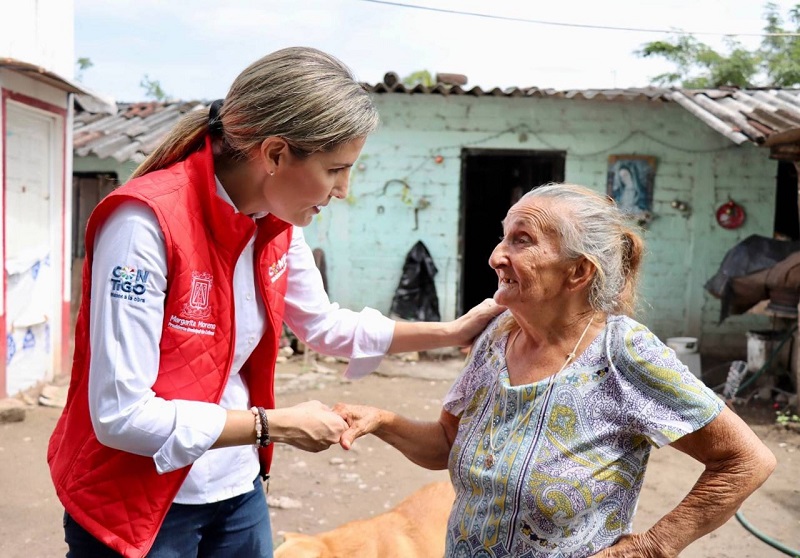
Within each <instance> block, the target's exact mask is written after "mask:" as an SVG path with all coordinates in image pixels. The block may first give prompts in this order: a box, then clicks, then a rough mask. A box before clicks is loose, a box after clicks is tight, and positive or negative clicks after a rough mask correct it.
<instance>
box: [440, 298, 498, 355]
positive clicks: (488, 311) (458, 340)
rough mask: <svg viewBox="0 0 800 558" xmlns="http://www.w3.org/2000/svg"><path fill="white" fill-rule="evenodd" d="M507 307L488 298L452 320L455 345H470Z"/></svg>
mask: <svg viewBox="0 0 800 558" xmlns="http://www.w3.org/2000/svg"><path fill="white" fill-rule="evenodd" d="M505 309H506V308H505V306H501V305H499V304H497V303H496V302H495V301H494V300H492V299H491V298H487V299H485V300H484V301H483V302H481V303H480V304H478V305H477V306H475V307H473V308H472V309H471V310H470V311H469V312H467V313H466V314H464V315H463V316H461V317H460V318H458V319H455V320H453V321H452V322H450V323H451V325H452V327H453V339H454V343H453V345H454V346H458V347H465V346H467V345H470V344H471V343H472V341H473V340H474V339H475V338H476V337H477V336H478V335H479V334H480V333H481V332H482V331H483V330H484V328H486V326H487V325H488V324H489V322H490V321H492V319H493V318H495V317H496V316H498V315H500V314H501V313H502V312H503V311H504V310H505Z"/></svg>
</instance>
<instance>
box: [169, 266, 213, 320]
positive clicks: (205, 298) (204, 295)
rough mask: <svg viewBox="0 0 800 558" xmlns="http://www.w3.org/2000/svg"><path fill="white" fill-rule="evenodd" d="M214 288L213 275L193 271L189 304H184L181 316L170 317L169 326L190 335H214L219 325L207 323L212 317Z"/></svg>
mask: <svg viewBox="0 0 800 558" xmlns="http://www.w3.org/2000/svg"><path fill="white" fill-rule="evenodd" d="M213 286H214V276H213V275H211V274H210V273H207V272H202V271H193V272H192V286H191V290H190V292H189V302H186V303H184V305H183V308H182V309H181V312H180V314H179V315H177V316H176V315H175V314H173V315H171V316H170V317H169V322H168V323H167V326H168V327H171V328H172V329H178V330H180V331H186V332H188V333H198V334H200V335H214V332H215V331H216V329H217V324H215V323H210V322H207V321H205V320H207V319H208V318H209V317H211V310H212V308H211V287H213Z"/></svg>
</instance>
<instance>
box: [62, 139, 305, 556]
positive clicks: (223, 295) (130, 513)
mask: <svg viewBox="0 0 800 558" xmlns="http://www.w3.org/2000/svg"><path fill="white" fill-rule="evenodd" d="M213 167H214V165H213V157H212V154H211V146H210V142H209V141H208V140H207V141H206V144H205V146H204V147H203V148H202V149H201V150H200V151H197V152H195V153H193V154H191V155H190V156H189V157H188V158H187V159H186V160H185V161H182V162H179V163H176V164H175V165H173V166H171V167H169V168H167V169H164V170H160V171H156V172H153V173H149V174H147V175H144V176H142V177H139V178H136V179H134V180H132V181H130V182H129V183H127V184H126V185H124V186H122V187H120V188H119V189H117V190H115V191H114V192H113V193H112V194H111V195H109V196H108V197H106V198H105V199H104V200H103V201H102V202H101V203H100V204H99V205H98V207H97V208H96V209H95V210H94V212H93V213H92V216H91V217H90V219H89V223H88V225H87V230H86V260H85V262H84V267H83V284H82V296H83V298H82V301H81V307H80V310H79V313H78V321H77V325H76V330H75V356H74V359H73V367H72V377H71V379H70V387H69V395H68V398H67V404H66V406H65V408H64V411H63V413H62V415H61V418H60V419H59V421H58V424H57V425H56V428H55V431H54V432H53V435H52V437H51V438H50V444H49V447H48V455H47V459H48V463H49V464H50V472H51V476H52V478H53V482H54V484H55V488H56V492H57V494H58V497H59V498H60V500H61V502H62V503H63V505H64V507H65V509H66V511H67V512H68V513H69V514H70V515H71V516H72V517H73V518H74V519H75V520H76V521H77V522H78V523H79V524H80V525H81V526H82V527H84V528H85V529H86V530H87V531H89V532H90V533H91V534H92V535H94V536H95V537H96V538H97V539H99V540H100V541H102V542H103V543H105V544H106V545H108V546H110V547H111V548H113V549H114V550H116V551H117V552H119V553H121V554H123V555H124V556H127V557H139V556H144V555H145V554H146V553H147V551H148V550H149V549H150V547H151V546H152V544H153V540H154V539H155V536H156V534H157V533H158V529H159V528H160V526H161V523H162V521H163V520H164V516H165V515H166V513H167V510H168V509H169V506H170V505H171V503H172V500H173V499H174V497H175V494H177V492H178V489H179V488H180V486H181V483H182V482H183V480H184V479H185V478H186V475H187V474H188V472H189V468H188V467H186V468H184V469H181V470H178V471H173V472H171V473H166V474H164V475H159V474H158V473H156V470H155V465H154V463H153V460H152V458H149V457H142V456H138V455H134V454H131V453H127V452H122V451H119V450H115V449H112V448H109V447H107V446H103V445H102V444H100V442H98V441H97V438H96V437H95V434H94V430H93V428H92V424H91V419H90V416H89V404H88V376H89V355H90V352H91V347H90V346H89V335H88V331H89V329H88V327H89V301H90V296H91V279H92V278H91V269H92V251H93V247H94V236H95V233H96V231H97V230H98V227H99V225H100V224H101V223H102V222H103V221H105V219H106V218H107V217H108V216H109V215H110V213H111V212H112V211H113V210H114V208H116V207H117V206H118V205H119V204H120V203H121V202H123V201H125V200H129V199H137V200H140V201H143V202H144V203H146V204H148V205H149V206H150V208H152V210H153V211H154V212H155V215H156V217H157V218H158V221H159V224H160V225H161V229H162V231H163V233H164V238H165V243H166V253H167V276H168V277H169V287H168V289H167V296H166V302H165V308H164V310H165V312H164V325H163V329H162V338H161V343H160V345H159V348H160V352H161V354H160V362H159V371H158V378H157V380H156V383H155V385H154V386H153V390H154V391H155V393H156V394H157V395H158V396H159V397H163V398H164V399H190V400H197V401H208V402H213V403H218V402H219V400H220V398H221V396H222V392H223V390H224V387H225V384H226V382H227V378H228V373H229V372H230V366H231V362H232V360H233V333H234V323H235V322H234V315H233V313H234V305H233V293H232V280H233V270H234V267H235V265H236V261H237V260H238V258H239V255H240V254H241V251H242V250H243V249H244V247H245V246H246V244H247V242H248V241H249V240H250V238H251V237H252V235H253V233H254V232H255V230H256V227H257V228H258V234H257V236H256V244H255V254H256V256H255V257H256V262H257V263H256V278H255V280H256V284H257V285H258V286H259V288H260V292H261V296H262V298H263V299H264V304H265V307H266V309H267V331H266V333H265V335H264V337H263V338H262V340H261V342H260V343H259V344H258V346H257V347H256V349H255V350H254V352H253V354H252V356H251V358H250V359H249V360H248V362H247V363H245V365H244V367H243V368H242V370H241V372H240V373H241V374H243V375H244V377H245V379H246V382H247V385H248V387H249V389H250V398H251V401H252V403H253V404H254V405H258V406H262V407H266V408H274V402H275V398H274V388H273V378H274V372H275V359H276V356H277V351H278V341H279V338H280V333H281V328H282V324H283V312H284V306H285V303H284V295H285V293H286V286H287V275H288V274H287V273H286V265H287V262H286V254H287V251H288V249H289V244H290V242H291V226H290V225H289V224H287V223H285V222H283V221H280V220H279V219H277V218H275V217H273V216H271V215H270V216H267V217H265V218H263V219H259V220H258V225H256V224H255V223H254V222H253V220H252V219H250V218H249V217H247V216H245V215H242V214H240V213H236V212H235V211H234V209H233V208H232V207H231V206H230V204H228V203H226V202H225V201H224V200H222V199H220V198H219V197H218V196H217V195H216V183H215V180H214V168H213ZM120 263H121V264H124V262H120ZM259 454H260V458H261V467H262V472H264V473H266V472H267V471H268V470H269V465H270V462H271V458H272V446H270V447H268V448H266V449H264V450H260V451H259Z"/></svg>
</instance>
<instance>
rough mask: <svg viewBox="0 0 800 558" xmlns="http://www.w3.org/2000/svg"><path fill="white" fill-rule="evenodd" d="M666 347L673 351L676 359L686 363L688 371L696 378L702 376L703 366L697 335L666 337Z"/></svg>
mask: <svg viewBox="0 0 800 558" xmlns="http://www.w3.org/2000/svg"><path fill="white" fill-rule="evenodd" d="M667 347H669V348H670V349H672V350H673V351H675V354H676V355H677V356H678V359H679V360H680V361H681V362H682V363H683V364H685V365H686V368H688V369H689V372H691V373H692V374H694V375H695V376H697V377H698V378H702V376H703V367H702V364H701V362H700V353H699V352H698V349H699V344H698V342H697V337H668V338H667Z"/></svg>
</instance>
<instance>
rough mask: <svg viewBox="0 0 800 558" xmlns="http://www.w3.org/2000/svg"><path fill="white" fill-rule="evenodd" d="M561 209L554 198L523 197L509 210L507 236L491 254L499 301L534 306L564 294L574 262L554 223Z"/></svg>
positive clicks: (512, 307)
mask: <svg viewBox="0 0 800 558" xmlns="http://www.w3.org/2000/svg"><path fill="white" fill-rule="evenodd" d="M558 209H559V208H558V206H556V205H554V204H553V203H552V202H551V201H550V200H543V199H536V198H523V199H522V200H520V201H519V202H517V203H516V204H515V205H514V206H512V207H511V209H509V210H508V214H507V215H506V218H505V220H504V221H503V238H502V239H501V240H500V244H498V245H497V247H496V248H495V249H494V251H493V252H492V255H491V257H490V258H489V265H490V266H491V267H492V269H494V270H495V272H496V273H497V280H498V285H497V292H496V293H495V295H494V300H495V301H496V302H497V303H498V304H502V305H504V306H507V307H508V308H510V309H511V310H514V309H515V308H516V309H520V310H522V309H524V308H527V309H531V308H532V307H535V306H536V305H539V304H542V303H547V302H552V301H554V300H556V299H558V297H559V296H561V295H562V294H564V292H565V284H566V279H567V277H568V274H569V271H570V268H571V262H569V261H567V260H565V259H564V258H563V257H562V255H561V246H560V242H559V239H558V237H557V235H556V233H555V231H554V229H553V226H552V223H554V222H555V219H554V215H555V213H554V211H556V210H558Z"/></svg>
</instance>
